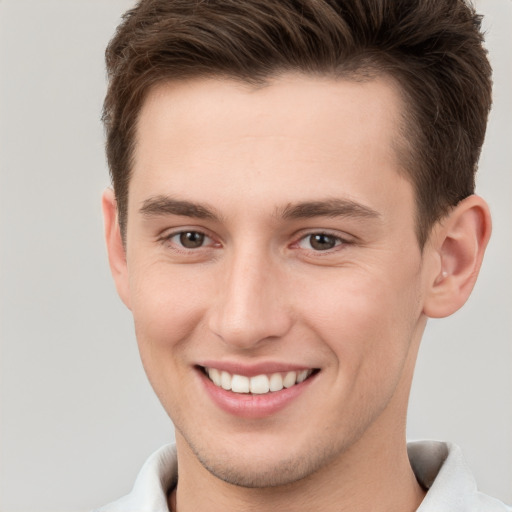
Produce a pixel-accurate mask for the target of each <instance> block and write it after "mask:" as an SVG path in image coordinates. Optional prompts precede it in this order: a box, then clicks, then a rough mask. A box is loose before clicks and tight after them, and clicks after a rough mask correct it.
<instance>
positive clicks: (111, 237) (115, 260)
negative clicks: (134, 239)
mask: <svg viewBox="0 0 512 512" xmlns="http://www.w3.org/2000/svg"><path fill="white" fill-rule="evenodd" d="M101 203H102V208H103V223H104V228H105V241H106V243H107V252H108V261H109V263H110V271H111V272H112V277H113V278H114V282H115V284H116V288H117V293H118V294H119V297H121V300H122V301H123V302H124V303H125V304H126V306H127V307H128V308H130V286H129V279H128V264H127V260H126V251H125V247H124V244H123V238H122V236H121V229H120V227H119V221H118V215H117V201H116V198H115V195H114V191H113V190H112V189H110V188H108V189H107V190H105V192H103V196H102V198H101Z"/></svg>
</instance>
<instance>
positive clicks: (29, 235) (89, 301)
mask: <svg viewBox="0 0 512 512" xmlns="http://www.w3.org/2000/svg"><path fill="white" fill-rule="evenodd" d="M130 5H132V2H131V1H128V0H108V1H106V0H0V145H1V147H0V243H1V246H0V279H1V285H0V336H1V337H0V341H1V345H0V400H1V402H0V405H1V408H0V414H1V415H0V434H1V438H0V509H1V510H2V511H3V512H20V511H23V512H32V511H33V512H35V511H37V512H50V511H51V512H61V511H67V512H79V511H85V510H87V509H89V508H91V507H93V506H97V505H100V504H103V503H105V502H108V501H110V500H112V499H114V498H116V497H118V496H120V495H122V494H124V493H126V492H128V491H129V489H130V487H131V485H132V483H133V481H134V478H135V476H136V473H137V471H138V469H139V468H140V466H141V465H142V463H143V461H144V460H145V458H146V457H147V456H148V455H149V454H150V453H151V452H152V451H153V450H154V449H156V448H158V447H159V446H160V445H162V444H164V443H166V442H169V441H172V439H173V433H172V427H171V424H170V422H169V420H168V419H167V417H166V415H165V413H164V412H163V410H162V409H161V407H160V405H159V404H158V403H157V400H156V398H155V397H154V396H153V394H152V391H151V389H150V387H149V385H148V384H147V382H146V378H145V376H144V373H143V370H142V368H141V365H140V363H139V359H138V354H137V349H136V344H135V339H134V335H133V333H132V330H133V329H132V322H131V318H130V315H129V313H128V312H127V311H125V309H124V306H123V305H122V304H121V302H120V301H119V299H118V298H117V296H116V293H115V290H114V286H113V284H112V282H111V279H110V275H109V271H108V267H107V261H106V256H105V250H104V244H103V239H102V222H101V217H100V195H101V192H102V190H103V188H104V187H105V186H107V185H108V177H107V169H106V165H105V161H104V156H103V132H102V127H101V124H100V121H99V116H100V110H101V103H102V98H103V94H104V91H105V75H104V67H103V51H104V47H105V45H106V43H107V41H108V39H109V38H110V37H111V35H112V34H113V31H114V28H115V26H116V25H117V23H118V22H119V18H120V15H121V14H122V12H124V11H125V10H126V9H127V8H128V7H129V6H130ZM477 5H478V7H479V9H480V10H481V11H482V12H484V13H487V14H488V18H487V21H486V27H487V29H488V32H489V35H488V47H489V49H490V52H491V58H492V61H493V64H494V68H495V82H496V87H495V110H494V112H493V114H492V117H491V124H490V127H489V131H488V138H487V142H486V146H485V149H484V153H483V156H482V160H481V166H480V167H481V171H480V177H479V183H478V189H479V192H480V194H481V195H483V196H484V197H486V198H487V199H488V200H489V203H490V206H491V210H492V212H493V215H494V235H493V239H492V241H491V244H490V247H489V250H488V255H487V259H486V262H485V265H484V267H483V270H482V275H481V279H480V281H479V283H478V285H477V287H476V289H475V292H474V295H473V297H472V298H471V299H470V301H469V303H468V304H467V305H466V306H465V308H463V310H462V311H460V312H459V313H457V314H456V315H454V316H453V317H452V318H449V319H446V320H436V321H431V322H430V323H429V326H428V330H427V333H426V336H425V339H424V342H423V348H422V351H421V354H420V361H419V363H418V369H417V375H416V379H415V383H414V387H413V391H412V397H411V400H412V404H411V407H410V419H409V437H410V438H414V439H416V438H437V439H449V440H452V441H454V442H456V443H458V444H459V445H461V446H462V448H463V450H464V452H465V454H466V456H467V458H468V460H469V463H470V465H471V466H472V468H473V469H474V472H475V474H476V478H477V480H478V482H479V485H480V488H481V489H482V490H483V491H485V492H487V493H490V494H493V495H495V496H497V497H499V498H500V499H502V500H504V501H507V502H512V485H511V483H512V429H511V425H512V398H511V396H512V393H511V390H512V371H511V370H512V321H511V317H512V291H511V287H512V264H511V263H512V230H511V224H512V222H511V220H512V200H511V196H512V173H511V172H510V171H511V161H512V137H511V133H512V132H511V125H512V102H511V93H510V91H512V71H511V70H512V65H511V64H512V62H511V57H510V56H511V55H512V30H511V28H512V2H511V1H510V0H481V1H480V2H477Z"/></svg>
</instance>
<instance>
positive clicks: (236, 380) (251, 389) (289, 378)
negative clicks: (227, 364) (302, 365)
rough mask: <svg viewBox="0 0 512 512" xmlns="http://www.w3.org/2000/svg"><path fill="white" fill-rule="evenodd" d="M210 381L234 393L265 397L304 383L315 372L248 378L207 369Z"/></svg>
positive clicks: (307, 371) (302, 371) (305, 371)
mask: <svg viewBox="0 0 512 512" xmlns="http://www.w3.org/2000/svg"><path fill="white" fill-rule="evenodd" d="M205 370H206V373H207V374H208V376H209V377H210V380H211V381H212V382H213V383H214V384H215V385H216V386H218V387H221V388H223V389H225V390H226V391H233V392H234V393H253V394H255V395H264V394H265V393H268V392H269V391H272V392H275V391H281V390H282V389H283V388H291V387H292V386H294V385H295V384H300V383H301V382H304V381H305V380H306V379H307V378H308V377H309V376H310V375H311V374H312V373H313V370H311V369H310V370H301V371H300V372H294V371H292V372H287V373H286V374H283V373H273V374H271V375H264V374H262V375H256V376H254V377H246V376H244V375H237V374H234V375H231V374H230V373H229V372H226V371H220V370H217V369H216V368H205Z"/></svg>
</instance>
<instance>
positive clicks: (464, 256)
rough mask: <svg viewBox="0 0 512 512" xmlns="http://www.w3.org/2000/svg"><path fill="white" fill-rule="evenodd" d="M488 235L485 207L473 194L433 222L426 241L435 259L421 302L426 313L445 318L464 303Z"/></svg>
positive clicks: (477, 271)
mask: <svg viewBox="0 0 512 512" xmlns="http://www.w3.org/2000/svg"><path fill="white" fill-rule="evenodd" d="M490 236H491V216H490V213H489V207H488V206H487V203H486V202H485V201H484V200H483V199H482V198H481V197H479V196H475V195H473V196H470V197H468V198H466V199H464V200H463V201H461V202H460V203H459V204H458V205H457V207H456V208H455V209H454V210H452V211H451V212H450V213H449V214H448V215H447V216H446V217H445V218H443V219H442V220H441V221H440V222H439V223H438V224H436V226H435V227H434V228H433V230H432V234H431V237H430V239H429V242H427V243H429V245H430V247H429V251H433V255H434V258H435V262H436V263H435V265H434V266H433V267H432V268H433V271H432V272H431V273H430V275H429V279H430V283H429V287H428V291H427V296H426V299H425V303H424V309H423V312H424V313H425V314H426V315H427V316H429V317H431V318H442V317H446V316H449V315H451V314H452V313H455V311H457V310H458V309H459V308H461V307H462V306H463V305H464V303H465V302H466V300H467V299H468V297H469V295H470V294H471V291H472V290H473V286H474V285H475V282H476V278H477V277H478V273H479V271H480V266H481V264H482V259H483V256H484V252H485V248H486V247H487V243H488V241H489V238H490Z"/></svg>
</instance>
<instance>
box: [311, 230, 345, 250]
mask: <svg viewBox="0 0 512 512" xmlns="http://www.w3.org/2000/svg"><path fill="white" fill-rule="evenodd" d="M337 242H338V240H337V239H336V237H334V236H331V235H326V234H324V233H319V234H315V235H310V236H309V243H310V245H311V247H312V248H313V249H315V250H316V251H327V250H328V249H332V248H333V247H335V246H336V244H337Z"/></svg>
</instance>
